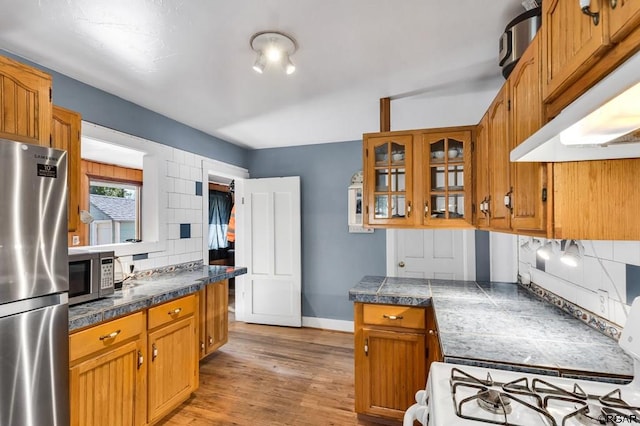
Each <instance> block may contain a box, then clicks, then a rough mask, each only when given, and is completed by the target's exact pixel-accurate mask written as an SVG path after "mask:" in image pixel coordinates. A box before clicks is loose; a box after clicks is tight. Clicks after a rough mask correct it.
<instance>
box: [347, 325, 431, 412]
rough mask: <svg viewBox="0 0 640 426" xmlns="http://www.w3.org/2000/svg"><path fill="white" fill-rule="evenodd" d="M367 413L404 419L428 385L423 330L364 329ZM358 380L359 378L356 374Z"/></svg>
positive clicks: (365, 409) (363, 401)
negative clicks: (420, 391)
mask: <svg viewBox="0 0 640 426" xmlns="http://www.w3.org/2000/svg"><path fill="white" fill-rule="evenodd" d="M362 337H363V338H364V345H365V346H364V348H356V350H363V351H365V356H364V357H363V358H362V361H363V363H364V365H363V370H362V371H363V374H364V377H362V380H363V387H362V391H363V394H362V395H360V397H361V398H362V407H363V413H365V414H369V415H373V416H382V417H387V418H394V419H399V420H401V419H402V417H403V416H404V411H405V410H406V409H407V408H409V407H410V406H411V405H412V404H413V403H415V399H414V396H415V393H416V392H417V391H418V390H420V389H424V388H425V386H426V379H427V375H426V372H425V360H426V353H425V336H424V334H422V333H415V332H414V333H412V332H398V331H388V330H381V329H376V328H364V329H363V330H362ZM356 380H357V378H356Z"/></svg>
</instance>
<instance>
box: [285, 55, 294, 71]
mask: <svg viewBox="0 0 640 426" xmlns="http://www.w3.org/2000/svg"><path fill="white" fill-rule="evenodd" d="M285 58H286V62H285V71H286V73H287V75H290V74H293V73H294V72H296V66H295V65H293V62H291V58H290V57H289V55H286V57H285Z"/></svg>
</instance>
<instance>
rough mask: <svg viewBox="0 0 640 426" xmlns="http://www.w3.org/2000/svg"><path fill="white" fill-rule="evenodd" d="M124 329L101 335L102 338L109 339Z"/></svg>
mask: <svg viewBox="0 0 640 426" xmlns="http://www.w3.org/2000/svg"><path fill="white" fill-rule="evenodd" d="M121 331H122V330H116V331H114V332H113V333H109V334H105V335H103V336H100V340H107V339H115V337H116V336H117V335H118V334H120V332H121Z"/></svg>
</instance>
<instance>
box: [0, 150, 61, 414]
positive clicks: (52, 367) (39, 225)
mask: <svg viewBox="0 0 640 426" xmlns="http://www.w3.org/2000/svg"><path fill="white" fill-rule="evenodd" d="M67 258H68V252H67V153H66V152H65V151H60V150H56V149H52V148H45V147H40V146H36V145H29V144H23V143H19V142H14V141H8V140H5V139H0V425H2V426H14V425H15V426H48V425H51V426H54V425H55V426H68V424H69V331H68V330H69V324H68V321H69V320H68V317H69V305H68V293H67V292H68V288H69V283H68V281H69V278H68V269H69V265H68V260H67Z"/></svg>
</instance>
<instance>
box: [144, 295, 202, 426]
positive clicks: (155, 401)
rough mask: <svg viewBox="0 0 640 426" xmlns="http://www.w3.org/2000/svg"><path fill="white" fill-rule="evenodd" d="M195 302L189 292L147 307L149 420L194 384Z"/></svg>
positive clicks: (179, 399) (175, 402)
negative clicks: (180, 296) (179, 297)
mask: <svg viewBox="0 0 640 426" xmlns="http://www.w3.org/2000/svg"><path fill="white" fill-rule="evenodd" d="M197 306H198V301H197V297H196V296H195V295H191V296H186V297H183V298H181V299H177V300H174V301H171V302H168V303H165V304H163V305H159V306H156V307H153V308H151V309H149V334H148V339H147V342H148V343H147V345H148V348H147V350H148V354H149V366H148V369H149V378H148V385H147V395H148V398H147V414H148V420H149V424H153V423H155V422H157V421H158V420H160V419H161V418H162V417H164V416H165V415H166V414H168V413H169V412H170V411H171V410H173V409H174V408H176V407H177V406H178V405H180V404H181V403H182V402H184V401H185V400H186V399H187V398H188V397H189V395H191V393H192V392H193V391H195V390H196V389H197V388H198V356H197V327H196V324H197V319H196V315H195V313H196V312H197V309H196V308H197Z"/></svg>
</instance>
